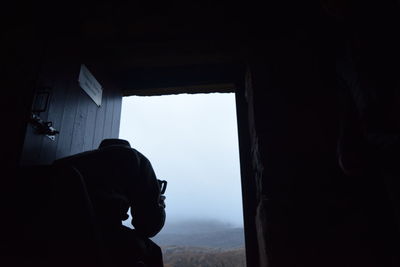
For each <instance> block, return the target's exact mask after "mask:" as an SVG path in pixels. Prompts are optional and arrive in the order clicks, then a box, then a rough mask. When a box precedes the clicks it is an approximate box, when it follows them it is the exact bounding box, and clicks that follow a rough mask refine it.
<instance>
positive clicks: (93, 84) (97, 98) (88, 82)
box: [78, 64, 103, 106]
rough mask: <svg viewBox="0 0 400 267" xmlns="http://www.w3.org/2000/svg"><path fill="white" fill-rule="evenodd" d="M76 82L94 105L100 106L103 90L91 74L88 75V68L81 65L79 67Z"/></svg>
mask: <svg viewBox="0 0 400 267" xmlns="http://www.w3.org/2000/svg"><path fill="white" fill-rule="evenodd" d="M78 82H79V85H80V87H81V88H82V89H83V90H84V91H85V92H86V93H87V94H88V95H89V96H90V98H91V99H92V100H93V101H94V103H96V104H97V105H98V106H100V105H101V98H102V95H103V88H102V87H101V84H100V83H99V82H98V81H97V80H96V78H95V77H94V76H93V74H92V73H90V71H89V70H88V68H86V66H85V65H83V64H82V65H81V70H80V72H79V78H78Z"/></svg>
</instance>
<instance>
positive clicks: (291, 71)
mask: <svg viewBox="0 0 400 267" xmlns="http://www.w3.org/2000/svg"><path fill="white" fill-rule="evenodd" d="M358 4H360V8H361V7H362V8H365V6H362V4H361V3H358ZM357 7H358V6H357ZM370 8H371V7H369V9H368V12H366V13H364V14H363V16H365V17H364V19H365V21H364V20H362V18H361V17H360V15H357V14H354V13H353V14H352V15H351V16H350V17H351V20H344V21H343V20H341V19H338V20H337V18H335V17H330V16H326V15H323V13H321V12H318V11H317V10H312V9H310V10H308V11H305V10H303V9H301V11H302V12H298V13H290V14H288V15H287V16H285V15H283V14H285V12H283V10H285V11H287V10H286V9H282V10H281V11H282V12H277V14H279V16H278V17H274V16H273V15H272V18H271V20H274V19H277V20H280V21H282V22H284V23H282V24H280V26H279V27H268V26H266V27H265V28H259V33H258V36H261V35H268V40H265V41H263V40H258V42H257V44H253V47H252V49H251V51H252V52H253V54H252V55H251V58H250V60H249V72H248V77H247V79H246V90H247V96H248V102H249V107H250V109H249V114H250V137H251V152H252V155H251V157H252V162H253V175H254V179H255V180H256V184H257V197H258V208H257V215H256V224H257V232H258V235H257V236H258V241H259V249H260V260H261V263H260V264H261V266H398V258H397V257H398V242H399V240H398V236H397V235H398V233H397V230H396V226H395V224H396V222H395V221H396V220H395V219H394V212H395V211H396V209H392V208H393V206H395V207H396V206H398V205H399V202H398V201H397V202H396V200H395V201H394V202H390V201H388V194H390V192H389V191H391V190H388V191H386V189H385V183H387V178H385V175H383V174H382V173H379V171H378V172H376V173H374V172H373V171H371V172H370V173H368V174H364V175H360V176H358V177H357V176H353V177H352V176H348V175H345V174H344V172H343V171H342V170H341V169H340V167H339V164H338V154H337V153H338V152H337V150H338V146H337V144H338V140H339V138H340V125H341V120H343V118H345V117H346V116H348V114H345V113H344V112H345V109H346V106H347V105H348V103H346V99H347V97H349V98H350V99H351V101H353V102H352V104H350V105H355V106H356V107H353V108H355V109H358V108H359V106H361V107H364V108H365V107H368V108H366V109H361V112H360V114H361V115H362V116H366V117H368V119H367V118H365V121H366V122H370V123H371V124H372V122H375V123H376V124H374V125H375V133H376V132H378V135H379V136H380V137H381V139H380V140H381V141H383V140H386V141H383V143H385V142H388V138H386V137H384V135H382V133H383V132H385V131H386V132H390V133H391V134H392V137H393V136H395V135H397V136H398V134H399V132H398V131H397V130H395V129H396V127H398V125H399V124H398V122H397V121H396V119H394V118H393V115H394V114H396V113H395V112H394V111H393V110H394V107H393V102H396V101H397V102H396V103H397V104H396V105H395V106H397V107H398V103H399V102H398V100H396V98H395V95H396V93H395V91H396V90H397V91H398V75H394V74H393V71H394V70H398V67H396V65H397V64H393V61H394V58H398V56H397V54H398V52H397V51H396V49H393V48H391V47H392V44H391V42H393V36H391V34H394V31H393V29H392V28H391V27H392V26H391V25H394V24H391V23H388V22H387V21H390V19H388V18H385V19H383V18H382V19H378V17H380V16H381V15H382V14H386V15H388V16H390V14H391V12H385V13H380V12H381V10H376V12H375V10H374V9H370ZM299 10H300V9H299ZM386 11H388V10H386ZM367 14H375V15H376V16H377V17H375V18H374V19H373V20H371V19H370V18H369V17H368V16H367ZM367 17H368V19H367ZM392 19H393V17H392ZM371 21H373V22H371ZM285 22H286V24H285ZM367 22H368V23H367ZM396 25H398V24H396ZM378 29H379V30H378ZM382 32H385V34H382ZM360 36H363V37H362V38H360ZM384 40H392V41H391V42H388V44H385V42H382V41H384ZM349 43H350V44H351V49H350V50H351V52H350V53H349V52H348V51H347V52H346V48H345V47H346V45H348V44H349ZM389 43H390V44H389ZM383 51H384V53H383V54H385V55H386V56H383V54H382V52H383ZM388 55H390V56H388ZM343 59H346V60H347V61H346V60H343ZM354 61H355V62H357V63H355V65H357V66H358V68H354V65H353V64H354ZM344 75H347V76H346V77H345V76H344ZM345 78H346V80H347V81H349V82H348V84H347V85H343V79H345ZM395 80H396V81H395ZM347 86H348V87H347ZM351 87H353V88H351ZM394 88H397V89H394ZM346 95H347V96H346ZM349 95H350V96H349ZM363 98H364V99H367V100H368V101H365V100H363ZM355 103H357V104H355ZM357 105H358V106H357ZM388 107H390V108H388ZM347 108H348V107H347ZM365 110H368V112H366V111H365ZM367 113H368V115H367ZM252 114H253V116H252ZM397 114H398V113H397ZM397 117H398V116H396V118H397ZM346 118H347V117H346ZM388 119H391V120H390V122H388V123H386V127H384V125H385V124H383V122H385V121H389V120H388ZM351 123H353V124H354V123H357V122H356V121H352V122H351ZM371 124H369V126H370V125H371ZM376 125H378V126H376ZM367 126H368V125H367ZM366 128H368V127H366ZM388 128H389V129H388ZM376 130H377V131H376ZM361 138H362V136H357V137H355V139H352V142H358V141H359V139H361ZM397 140H398V139H397ZM370 142H372V140H370ZM395 143H396V141H395V142H388V143H387V146H388V147H391V150H392V151H398V150H396V149H397V148H396V144H395ZM396 153H398V152H396ZM386 155H389V154H386ZM387 158H391V160H394V161H398V157H397V156H394V155H393V154H390V156H386V159H387ZM394 158H396V159H394ZM369 164H370V166H368V169H369V170H374V169H375V168H378V169H379V168H382V169H386V168H387V167H384V166H382V165H381V166H379V164H380V163H379V162H378V161H377V160H372V161H370V162H369ZM397 165H398V164H397ZM378 166H379V167H378ZM393 177H398V174H397V176H396V174H393V176H392V179H393ZM390 184H391V187H392V188H393V187H394V186H393V185H394V184H396V183H393V182H391V183H390ZM395 187H396V188H398V186H395ZM392 194H393V193H392ZM371 195H373V196H374V197H373V200H372V199H371V198H370V196H371ZM393 195H395V194H393ZM396 236H397V237H396ZM396 239H397V240H396Z"/></svg>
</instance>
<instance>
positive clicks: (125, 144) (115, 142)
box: [99, 138, 131, 149]
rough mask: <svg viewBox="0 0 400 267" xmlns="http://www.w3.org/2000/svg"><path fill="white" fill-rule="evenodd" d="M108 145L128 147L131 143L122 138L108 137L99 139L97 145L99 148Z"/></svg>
mask: <svg viewBox="0 0 400 267" xmlns="http://www.w3.org/2000/svg"><path fill="white" fill-rule="evenodd" d="M110 146H123V147H128V148H131V145H130V144H129V142H128V141H127V140H124V139H118V138H109V139H104V140H103V141H101V143H100V145H99V149H102V148H105V147H110Z"/></svg>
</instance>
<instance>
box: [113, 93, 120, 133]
mask: <svg viewBox="0 0 400 267" xmlns="http://www.w3.org/2000/svg"><path fill="white" fill-rule="evenodd" d="M113 93H114V94H113V99H112V101H113V102H114V111H113V120H112V127H111V130H112V132H111V137H112V138H118V137H119V127H120V122H121V108H122V92H121V91H120V90H119V89H117V88H114V90H113Z"/></svg>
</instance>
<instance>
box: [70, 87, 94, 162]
mask: <svg viewBox="0 0 400 267" xmlns="http://www.w3.org/2000/svg"><path fill="white" fill-rule="evenodd" d="M73 86H74V87H76V90H78V105H77V110H76V113H75V118H74V123H73V133H72V140H71V150H70V153H71V154H72V155H73V154H76V153H80V152H83V151H84V137H85V125H86V121H87V112H88V104H89V100H90V99H88V96H87V94H86V93H85V92H84V91H83V90H82V89H81V88H80V87H79V85H78V83H76V84H73Z"/></svg>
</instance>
